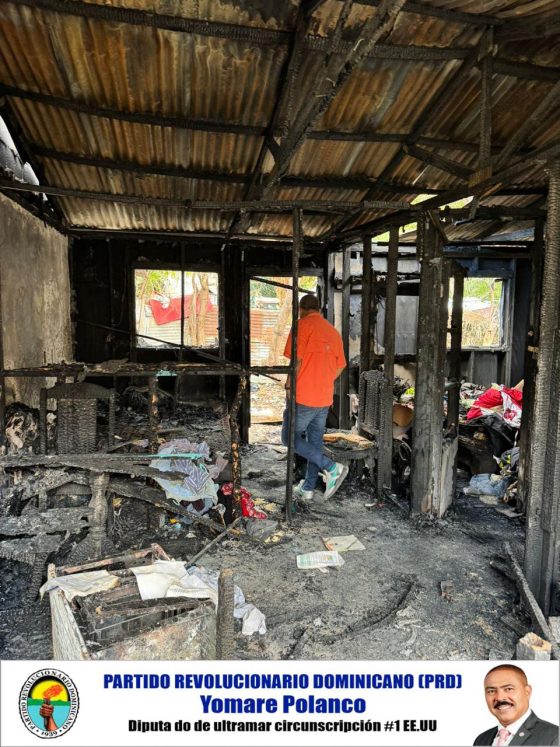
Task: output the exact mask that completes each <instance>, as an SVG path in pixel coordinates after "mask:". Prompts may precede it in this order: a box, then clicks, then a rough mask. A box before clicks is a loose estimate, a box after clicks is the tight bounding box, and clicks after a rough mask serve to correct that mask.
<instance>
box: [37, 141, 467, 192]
mask: <svg viewBox="0 0 560 747" xmlns="http://www.w3.org/2000/svg"><path fill="white" fill-rule="evenodd" d="M395 137H399V140H400V141H403V139H404V137H405V136H395ZM358 139H359V138H358ZM33 149H34V152H35V155H37V156H40V157H41V158H48V159H50V160H55V161H62V162H64V163H72V164H76V165H78V166H93V167H95V168H102V169H111V170H118V171H127V172H130V173H132V174H139V175H141V176H146V175H150V174H154V175H159V176H170V177H174V178H178V179H204V180H209V181H215V182H225V183H228V184H248V183H249V182H250V181H251V175H250V174H240V173H227V172H223V171H214V170H210V169H185V168H183V167H179V166H170V165H167V164H140V163H137V162H134V161H122V160H113V159H111V158H100V157H98V156H84V155H81V154H78V153H64V152H61V151H57V150H54V149H52V148H44V147H42V146H36V145H34V146H33ZM465 171H467V170H466V169H465ZM281 183H282V186H289V187H311V188H318V187H324V188H325V189H343V190H348V189H356V190H368V189H374V188H375V187H376V181H375V179H372V178H370V177H365V176H348V177H339V176H332V177H328V176H325V177H307V176H306V177H303V176H297V175H290V176H285V177H283V178H282V181H281ZM384 189H385V190H386V191H388V192H395V193H397V194H433V193H437V192H438V190H433V189H429V188H428V187H421V186H417V185H413V184H409V185H407V184H396V183H394V182H391V183H386V184H385V185H384Z"/></svg>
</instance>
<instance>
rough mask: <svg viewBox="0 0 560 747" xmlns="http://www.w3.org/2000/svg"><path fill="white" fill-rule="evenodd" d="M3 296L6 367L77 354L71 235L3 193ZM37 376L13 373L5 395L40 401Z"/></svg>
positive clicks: (0, 225)
mask: <svg viewBox="0 0 560 747" xmlns="http://www.w3.org/2000/svg"><path fill="white" fill-rule="evenodd" d="M0 298H1V304H2V309H1V310H2V333H3V347H4V364H5V367H6V368H27V367H32V366H42V365H43V364H45V363H58V362H60V361H62V360H67V361H69V360H71V359H72V334H71V321H70V300H71V299H70V278H69V270H68V240H67V239H66V237H65V236H62V235H61V234H60V233H59V232H58V231H56V230H55V229H54V228H50V227H49V226H46V225H45V224H44V223H42V222H41V221H40V220H39V219H38V218H35V217H34V216H32V215H31V214H30V213H29V212H27V211H26V210H25V209H24V208H22V207H21V206H20V205H17V204H16V203H14V202H13V201H12V200H10V199H9V198H7V197H5V196H4V195H3V194H0ZM41 386H44V382H43V381H42V380H38V379H31V378H30V379H8V380H7V382H6V400H7V402H8V403H9V402H11V401H14V400H19V401H22V402H25V403H26V404H29V405H33V406H36V405H38V402H39V389H40V387H41Z"/></svg>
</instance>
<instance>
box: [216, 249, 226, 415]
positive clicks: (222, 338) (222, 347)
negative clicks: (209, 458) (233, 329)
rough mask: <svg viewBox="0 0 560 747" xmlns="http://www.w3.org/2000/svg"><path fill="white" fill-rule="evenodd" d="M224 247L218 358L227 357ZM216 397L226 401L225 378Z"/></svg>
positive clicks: (222, 377) (224, 252)
mask: <svg viewBox="0 0 560 747" xmlns="http://www.w3.org/2000/svg"><path fill="white" fill-rule="evenodd" d="M225 249H226V247H225V244H224V245H223V246H222V247H221V249H220V277H219V279H218V346H219V351H220V353H219V354H220V358H222V359H225V358H226V357H227V350H226V325H225V317H226V251H225ZM218 396H219V398H220V400H221V401H222V402H225V400H226V377H225V376H220V383H219V392H218Z"/></svg>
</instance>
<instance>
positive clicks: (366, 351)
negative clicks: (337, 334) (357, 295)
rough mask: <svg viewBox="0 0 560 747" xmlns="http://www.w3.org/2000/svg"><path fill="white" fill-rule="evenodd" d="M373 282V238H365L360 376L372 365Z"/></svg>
mask: <svg viewBox="0 0 560 747" xmlns="http://www.w3.org/2000/svg"><path fill="white" fill-rule="evenodd" d="M372 280H373V268H372V265H371V236H364V240H363V250H362V324H361V333H362V334H361V337H360V374H361V373H362V372H363V371H369V369H370V364H371V338H372V335H373V328H372V318H371V291H372V288H371V285H372Z"/></svg>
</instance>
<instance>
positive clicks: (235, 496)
mask: <svg viewBox="0 0 560 747" xmlns="http://www.w3.org/2000/svg"><path fill="white" fill-rule="evenodd" d="M246 391H247V377H246V376H240V377H239V384H238V385H237V392H236V394H235V398H234V400H233V404H232V406H231V412H230V414H229V427H230V432H231V474H232V482H233V491H232V495H231V496H228V497H227V498H226V514H225V521H226V524H231V522H232V521H233V520H234V519H235V518H237V516H241V453H240V442H241V434H240V428H239V410H240V408H241V404H242V402H243V398H244V394H245V392H246Z"/></svg>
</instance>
